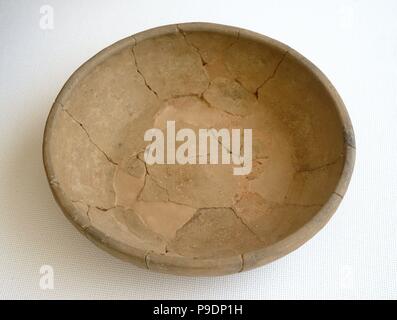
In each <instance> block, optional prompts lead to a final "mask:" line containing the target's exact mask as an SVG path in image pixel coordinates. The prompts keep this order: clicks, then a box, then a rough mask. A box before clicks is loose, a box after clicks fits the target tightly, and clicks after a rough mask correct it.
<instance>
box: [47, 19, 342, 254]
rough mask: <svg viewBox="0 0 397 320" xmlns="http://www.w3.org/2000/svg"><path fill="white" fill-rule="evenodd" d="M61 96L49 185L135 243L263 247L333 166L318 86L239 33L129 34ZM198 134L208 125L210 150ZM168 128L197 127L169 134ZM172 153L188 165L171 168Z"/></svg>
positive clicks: (308, 205) (331, 125) (105, 231)
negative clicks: (152, 159)
mask: <svg viewBox="0 0 397 320" xmlns="http://www.w3.org/2000/svg"><path fill="white" fill-rule="evenodd" d="M62 91H63V92H62V93H61V95H60V97H59V98H58V99H57V102H56V103H55V105H54V108H53V110H52V120H51V124H50V125H49V128H48V129H47V134H46V146H47V147H46V150H45V153H46V154H47V156H48V159H49V160H48V162H47V165H49V166H51V174H50V176H49V179H50V182H51V184H52V186H53V187H54V188H56V189H57V191H56V192H58V193H59V194H60V193H61V194H62V198H63V199H64V200H65V199H66V200H65V201H68V202H69V207H68V206H65V204H63V206H64V209H65V208H66V209H65V210H66V211H68V212H73V219H74V220H75V221H77V224H78V225H79V226H81V227H82V228H83V229H84V228H87V227H88V226H90V227H91V228H93V229H94V230H96V231H97V232H98V233H100V234H102V235H103V237H104V238H106V239H112V240H115V241H117V242H118V243H121V244H123V245H126V246H128V247H130V248H134V249H136V250H138V251H142V252H151V253H152V254H159V255H165V256H175V257H180V256H182V257H188V258H192V259H204V258H217V257H221V258H222V257H226V258H227V257H231V256H237V255H242V254H245V253H247V252H251V251H254V250H257V249H260V248H265V247H268V246H270V245H272V244H274V243H277V242H278V241H280V240H282V239H284V238H286V237H287V236H289V235H291V234H292V233H294V232H295V231H296V230H298V229H299V228H301V227H302V226H303V225H304V224H305V223H307V222H308V221H309V220H310V219H311V218H313V216H314V215H316V213H317V212H318V211H319V209H320V208H321V207H322V206H323V205H324V204H325V203H326V201H327V200H328V199H329V197H330V196H331V194H332V193H333V191H334V190H335V188H336V185H337V183H338V181H339V179H340V176H341V173H342V169H343V165H344V161H345V154H344V135H343V125H342V122H341V120H340V116H339V114H338V112H337V108H336V106H335V101H334V98H333V97H332V96H331V94H330V92H329V90H328V89H327V88H326V87H325V86H324V84H323V83H322V82H321V81H319V80H318V77H317V76H316V74H315V73H314V72H313V70H312V69H311V68H309V67H308V66H307V64H305V63H303V62H302V59H301V58H299V57H298V56H297V55H295V54H292V53H291V52H289V50H288V48H286V47H284V46H280V45H278V44H276V43H275V42H272V41H271V40H269V39H266V38H263V39H262V40H261V39H260V38H258V37H255V36H252V35H251V34H249V33H243V32H239V31H238V30H237V29H233V28H230V29H225V30H211V28H197V27H194V26H189V25H186V26H184V25H181V26H179V27H177V26H174V27H172V28H168V29H166V30H165V31H158V30H157V31H149V32H146V33H143V34H138V35H137V36H135V37H131V38H128V39H125V40H123V41H122V42H121V43H119V44H116V45H113V46H112V47H110V48H108V49H106V50H105V51H103V52H101V53H100V54H99V55H97V56H96V57H94V58H93V59H92V60H90V61H89V62H88V63H86V64H85V65H84V66H83V67H82V68H81V69H80V70H78V71H77V72H76V73H75V75H74V76H73V77H72V79H71V80H70V81H69V84H68V85H67V86H66V87H65V88H64V89H63V90H62ZM153 128H157V129H160V130H161V132H163V134H164V136H163V137H164V144H163V145H164V157H163V159H164V164H159V163H155V164H149V163H148V161H147V158H145V150H146V148H147V146H148V145H149V144H150V143H151V142H154V141H155V140H156V142H159V145H160V142H161V139H160V138H159V137H158V136H156V139H154V138H153V139H152V140H151V141H145V140H144V136H145V133H146V132H147V130H149V129H153ZM172 128H174V129H172ZM182 129H191V130H188V131H186V130H185V131H183V130H182ZM200 129H216V130H217V131H207V133H210V134H213V133H214V134H215V138H216V140H217V141H216V142H217V143H216V144H215V145H211V139H212V138H211V137H209V136H207V140H206V141H207V142H208V145H207V143H206V145H207V146H208V148H207V150H204V149H203V150H199V144H200V143H201V144H202V141H204V139H203V140H202V141H201V140H200V138H201V136H200ZM221 129H225V130H224V131H223V132H228V134H229V137H230V141H229V142H230V143H228V141H227V138H224V137H223V136H222V138H221V137H220V136H216V134H217V133H219V132H220V130H221ZM232 129H233V130H234V133H233V130H232ZM238 129H239V130H238ZM244 129H251V134H252V140H251V141H252V143H251V144H252V145H251V146H250V143H249V133H248V131H244ZM172 130H175V132H176V133H179V132H185V133H186V132H189V134H191V133H192V132H193V133H194V134H193V135H192V136H191V137H192V138H191V139H188V138H187V136H185V137H184V139H182V141H176V140H177V139H176V138H173V135H172ZM151 132H153V131H151ZM156 132H158V131H156ZM225 134H226V133H225ZM181 136H183V135H182V134H181ZM181 136H180V137H181ZM226 136H227V134H226ZM157 138H158V139H157ZM168 139H169V140H170V141H171V142H170V144H167V143H168ZM172 140H173V141H174V142H173V143H174V144H175V153H174V149H173V148H172V147H173V143H172ZM180 140H181V139H180ZM193 141H194V142H193ZM200 141H201V142H200ZM212 141H214V140H212ZM231 141H234V142H235V145H236V146H237V147H235V148H233V147H232V146H234V145H233V144H232V142H231ZM184 143H185V144H184ZM183 144H184V146H185V147H187V148H186V149H183ZM201 144H200V145H201ZM211 146H212V147H211ZM179 147H182V148H181V149H180V150H185V151H184V152H181V151H180V152H181V153H180V154H179V155H180V156H181V155H182V156H181V159H185V161H186V162H188V163H186V164H181V163H179V162H178V161H177V160H175V162H176V163H175V164H174V163H172V158H173V154H174V155H175V154H176V153H177V150H179ZM190 147H191V148H192V149H188V148H190ZM211 148H212V149H211ZM193 149H194V150H195V152H193V151H192V150H193ZM216 149H217V150H216ZM158 150H159V151H158V153H157V151H156V152H154V153H152V156H159V158H156V159H160V158H161V152H160V149H158ZM188 150H190V151H192V152H191V153H189V152H188ZM250 150H251V151H252V159H251V161H250V160H249V152H250ZM215 155H217V156H218V163H216V162H215V160H214V161H213V163H206V162H210V157H211V156H214V159H215ZM245 156H246V158H244V157H245ZM222 157H224V159H227V158H229V159H230V160H229V162H230V163H227V160H225V161H224V163H222V162H221V161H220V160H219V159H223V158H222ZM242 158H243V159H244V161H242ZM193 159H194V160H193ZM239 161H240V162H239ZM219 162H220V163H219ZM204 163H205V164H204ZM236 168H243V169H242V170H241V172H242V174H235V169H236Z"/></svg>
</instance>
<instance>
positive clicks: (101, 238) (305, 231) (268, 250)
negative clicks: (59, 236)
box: [42, 22, 356, 276]
mask: <svg viewBox="0 0 397 320" xmlns="http://www.w3.org/2000/svg"><path fill="white" fill-rule="evenodd" d="M178 27H181V29H182V30H183V29H184V28H188V30H187V31H209V32H219V33H223V34H225V33H226V34H228V33H229V34H230V33H238V34H239V35H240V36H243V37H245V38H250V39H251V40H253V41H257V42H262V43H265V44H267V45H270V46H274V47H277V48H279V49H282V50H284V51H288V54H290V55H291V56H292V57H294V58H296V59H297V60H298V62H300V63H302V64H303V65H304V66H305V67H306V68H307V69H308V70H309V71H311V72H312V73H313V74H314V76H315V77H316V78H317V79H318V81H320V82H321V84H322V85H323V86H324V88H325V89H326V90H327V91H328V93H329V94H330V96H331V98H332V99H333V101H334V104H335V107H336V109H337V112H338V115H339V119H340V121H341V124H342V127H343V137H344V152H345V159H344V165H343V170H342V173H341V176H340V178H339V181H338V184H337V185H336V188H335V190H334V192H333V193H332V194H331V195H330V197H329V199H328V200H327V202H326V203H325V204H324V205H323V206H322V207H321V209H320V210H319V211H318V212H317V213H316V214H315V215H314V216H313V218H311V220H309V221H308V222H307V223H306V224H305V225H303V226H302V227H301V228H299V229H298V230H296V231H295V232H294V233H292V234H290V235H289V236H287V237H286V238H284V239H282V240H281V241H279V242H276V243H274V244H272V245H270V246H268V247H265V248H261V249H257V250H254V251H250V252H247V253H244V254H242V255H235V256H230V257H222V258H211V259H209V258H206V259H195V258H189V257H183V256H176V255H165V254H159V253H153V252H148V251H144V250H142V249H137V248H134V247H131V246H128V245H126V244H124V243H121V242H120V241H117V240H115V239H111V238H109V237H108V236H106V234H104V233H103V232H101V231H100V230H98V229H96V228H95V227H93V226H92V225H89V224H88V225H87V224H85V223H84V221H82V219H81V216H80V214H79V213H78V210H77V209H76V207H75V206H74V205H73V203H72V202H71V201H70V200H69V199H68V198H67V197H66V196H65V195H64V193H63V191H62V189H61V188H60V187H59V186H58V185H56V184H53V183H51V181H52V179H53V178H54V177H55V176H54V170H53V165H52V162H51V154H50V152H49V141H50V140H51V133H52V130H51V129H52V125H53V120H54V116H55V114H56V112H58V110H59V109H60V104H62V101H64V100H65V99H67V97H68V94H69V93H70V92H71V91H72V89H73V87H74V86H75V85H76V84H78V82H79V80H80V79H82V78H84V76H85V75H86V74H87V73H88V72H90V70H92V68H93V67H95V66H96V65H98V64H99V63H100V62H102V61H104V60H105V59H106V58H108V57H109V56H111V55H113V54H114V53H116V52H118V51H119V50H122V49H123V48H125V47H127V46H130V45H134V44H135V43H136V42H140V41H143V40H144V39H148V38H151V37H153V36H159V35H161V34H169V33H174V32H178ZM355 149H356V147H355V137H354V131H353V127H352V124H351V121H350V117H349V115H348V112H347V110H346V107H345V105H344V103H343V101H342V99H341V97H340V96H339V94H338V92H337V91H336V89H335V88H334V86H333V85H332V84H331V82H330V81H329V80H328V78H327V77H326V76H325V75H324V74H323V73H322V72H321V71H320V70H319V69H318V68H317V67H316V66H315V65H314V64H313V63H312V62H310V61H309V60H308V59H306V58H305V57H303V56H302V55H301V54H300V53H298V52H297V51H295V50H294V49H292V48H290V47H289V46H287V45H285V44H284V43H281V42H279V41H277V40H274V39H272V38H270V37H267V36H264V35H262V34H259V33H256V32H253V31H250V30H246V29H242V28H238V27H233V26H227V25H221V24H214V23H206V22H190V23H181V24H172V25H165V26H160V27H157V28H152V29H148V30H145V31H142V32H139V33H137V34H135V35H133V36H129V37H126V38H124V39H122V40H120V41H117V42H115V43H113V44H111V45H110V46H108V47H106V48H105V49H103V50H101V51H100V52H98V53H97V54H96V55H94V56H93V57H92V58H90V59H89V60H87V61H86V62H85V63H83V64H82V65H81V66H80V67H79V68H78V69H77V70H76V71H75V72H74V73H73V74H72V75H71V76H70V78H69V79H68V80H67V81H66V83H65V84H64V86H63V87H62V89H61V91H60V92H59V94H58V96H57V98H56V99H55V102H54V104H53V105H52V107H51V110H50V112H49V115H48V117H47V121H46V124H45V129H44V136H43V146H42V152H43V162H44V168H45V172H46V175H47V180H48V182H49V185H50V188H51V191H52V194H53V196H54V198H55V200H56V202H57V203H58V205H59V206H60V208H61V209H62V212H63V213H64V215H65V216H66V217H67V218H68V219H69V220H70V221H71V223H72V224H73V225H74V226H75V227H76V228H77V229H78V230H79V231H80V232H81V233H83V234H84V235H85V236H86V237H87V238H89V239H90V240H91V241H92V242H94V243H95V244H96V245H97V246H99V247H100V248H102V249H104V250H106V251H108V252H109V253H111V254H112V255H114V256H116V257H118V258H121V259H122V260H127V261H130V262H132V263H134V264H135V265H137V266H140V267H143V268H147V269H149V270H153V271H158V272H164V273H171V274H176V275H188V276H215V275H226V274H232V273H237V272H241V271H246V270H250V269H253V268H256V267H259V266H262V265H265V264H267V263H270V262H272V261H274V260H276V259H278V258H281V257H283V256H285V255H287V254H288V253H290V252H292V251H294V250H295V249H297V248H299V247H300V246H301V245H303V244H304V243H305V242H307V241H308V240H310V239H311V238H312V237H313V236H314V235H315V234H316V233H317V232H319V231H320V230H321V229H322V228H323V227H324V226H325V224H326V223H327V222H328V221H329V220H330V218H331V217H332V215H333V214H334V213H335V211H336V210H337V208H338V206H339V204H340V202H341V201H342V199H343V196H344V195H345V193H346V190H347V187H348V185H349V182H350V179H351V176H352V173H353V167H354V162H355Z"/></svg>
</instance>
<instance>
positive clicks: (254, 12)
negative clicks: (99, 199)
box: [0, 0, 397, 299]
mask: <svg viewBox="0 0 397 320" xmlns="http://www.w3.org/2000/svg"><path fill="white" fill-rule="evenodd" d="M45 4H49V5H51V6H52V7H53V8H54V29H53V30H42V29H40V26H39V21H40V17H41V15H40V7H41V6H42V5H45ZM188 21H206V22H216V23H221V24H228V25H234V26H238V27H242V28H246V29H250V30H253V31H257V32H260V33H263V34H265V35H268V36H270V37H273V38H275V39H278V40H280V41H282V42H284V43H286V44H288V45H290V46H291V47H293V48H294V49H296V50H298V51H299V52H300V53H302V54H303V55H305V56H306V57H307V58H309V59H310V60H311V61H312V62H314V63H315V64H316V65H317V66H318V67H319V68H320V69H321V70H322V71H323V72H324V73H325V74H326V75H327V76H328V77H329V79H330V80H331V82H332V83H333V84H334V85H335V87H336V88H337V89H338V91H339V93H340V94H341V96H342V98H343V99H344V101H345V103H346V106H347V108H348V111H349V113H350V116H351V118H352V122H353V125H354V129H355V133H356V140H357V160H356V166H355V171H354V174H353V178H352V181H351V184H350V187H349V190H348V192H347V194H346V196H345V199H344V201H343V202H342V204H341V206H340V207H339V209H338V211H337V213H336V214H335V216H334V217H333V218H332V220H331V221H330V223H329V224H328V225H327V226H326V227H325V228H324V229H323V230H322V231H321V232H320V233H319V234H318V235H317V236H315V237H314V238H313V239H312V240H311V241H309V242H308V243H306V244H305V245H304V246H303V247H302V248H300V249H298V250H297V251H295V252H293V253H292V254H290V255H288V256H286V257H284V258H283V259H281V260H278V261H276V262H274V263H272V264H270V265H267V266H265V267H262V268H259V269H256V270H253V271H249V272H245V273H242V274H236V275H232V276H225V277H217V278H186V277H177V276H171V275H164V274H156V273H152V272H149V271H147V270H141V269H139V268H136V267H134V266H133V265H130V264H128V263H125V262H121V261H119V260H117V259H116V258H113V257H112V256H110V255H108V254H107V253H105V252H103V251H101V250H100V249H98V248H97V247H95V246H94V245H93V244H92V243H91V242H90V241H89V240H87V239H86V238H85V237H83V236H82V235H80V234H79V233H78V231H77V230H75V229H74V227H73V226H72V225H71V224H70V223H69V222H68V221H67V220H66V218H65V217H64V216H63V215H62V213H61V211H60V209H59V208H58V207H57V205H56V204H55V201H54V200H53V198H52V196H51V193H50V189H49V187H48V185H47V181H46V178H45V174H44V170H43V165H42V157H41V142H42V133H43V128H44V124H45V120H46V117H47V114H48V112H49V109H50V107H51V104H52V102H53V101H54V99H55V97H56V95H57V93H58V92H59V90H60V89H61V87H62V85H63V84H64V82H65V81H66V80H67V78H68V77H69V76H70V75H71V73H72V72H73V71H74V70H75V69H76V68H77V67H78V66H79V65H80V64H82V63H83V62H85V61H86V60H87V59H88V58H90V57H91V56H92V55H94V54H95V53H97V52H98V51H99V50H101V49H102V48H104V47H106V46H108V45H110V44H111V43H113V42H115V41H117V40H119V39H121V38H124V37H126V36H129V35H132V34H134V33H136V32H139V31H143V30H145V29H148V28H151V27H155V26H159V25H164V24H171V23H178V22H188ZM0 55H1V57H0V108H1V109H0V143H1V144H0V146H1V152H0V297H1V298H51V299H52V298H88V299H89V298H132V299H170V298H174V299H178V298H185V299H200V298H208V299H218V298H219V299H221V298H223V299H233V298H236V299H237V298H240V299H244V298H246V299H254V298H257V299H267V298H272V299H277V298H281V299H284V298H292V299H295V298H314V299H317V298H325V299H328V298H394V299H396V298H397V169H396V164H397V161H396V160H397V125H396V123H397V1H392V0H390V1H346V0H344V1H335V0H332V1H302V0H300V1H248V0H245V1H231V0H225V1H214V0H209V1H205V0H200V1H187V0H184V1H170V0H168V1H149V0H144V1H114V0H113V1H98V0H96V1H62V2H61V1H11V0H9V1H5V0H0ZM44 264H49V265H51V266H53V268H54V272H55V288H54V290H46V291H43V290H41V289H40V287H39V278H40V274H39V269H40V267H41V265H44Z"/></svg>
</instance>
